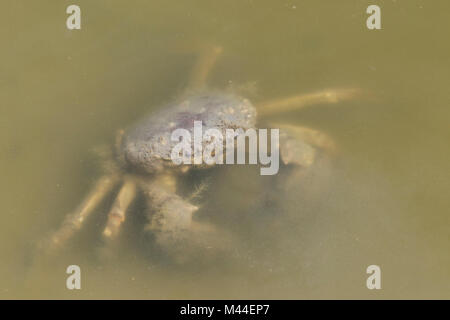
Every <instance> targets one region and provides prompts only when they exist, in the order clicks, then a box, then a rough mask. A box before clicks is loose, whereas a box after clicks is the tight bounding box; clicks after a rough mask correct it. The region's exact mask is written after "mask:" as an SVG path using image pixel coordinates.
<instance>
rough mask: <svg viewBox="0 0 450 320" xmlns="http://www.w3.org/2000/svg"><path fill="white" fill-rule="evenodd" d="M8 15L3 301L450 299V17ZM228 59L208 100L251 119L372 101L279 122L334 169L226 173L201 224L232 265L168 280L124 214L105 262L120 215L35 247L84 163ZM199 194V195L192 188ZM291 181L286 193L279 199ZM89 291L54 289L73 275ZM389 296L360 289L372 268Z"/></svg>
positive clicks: (2, 139) (266, 11)
mask: <svg viewBox="0 0 450 320" xmlns="http://www.w3.org/2000/svg"><path fill="white" fill-rule="evenodd" d="M377 3H379V4H380V6H381V9H382V28H383V29H382V30H378V31H369V30H367V28H366V25H365V19H366V17H367V14H366V13H365V11H366V8H367V6H368V5H369V4H371V1H356V0H355V1H331V0H330V1H164V2H157V1H154V2H153V1H152V2H143V1H112V0H108V1H106V0H102V1H99V0H98V1H84V0H79V1H77V4H78V5H80V7H81V10H82V29H81V30H79V31H69V30H67V29H66V27H65V19H66V16H67V15H66V14H65V9H66V7H67V5H68V4H71V3H69V2H61V3H56V2H55V1H48V0H44V1H39V2H30V1H18V0H14V1H3V3H2V5H1V6H0V8H1V11H2V12H3V13H4V14H3V15H2V18H1V22H0V26H1V27H0V35H1V38H2V39H3V49H2V50H1V52H0V61H1V64H0V68H1V77H0V88H1V89H0V101H1V104H0V105H1V106H0V108H1V115H2V116H1V117H0V130H1V135H0V150H1V153H0V163H1V166H0V168H1V177H2V179H1V183H0V187H1V188H0V194H1V199H2V201H1V204H2V210H1V212H2V214H1V234H0V237H1V241H0V261H1V263H0V297H2V298H157V299H164V298H450V272H449V270H450V255H449V249H450V241H449V234H450V221H449V209H448V208H449V205H450V200H449V196H448V192H449V190H450V182H449V181H450V161H448V160H449V156H450V151H448V150H449V148H448V141H449V138H450V127H449V126H448V121H449V118H450V111H449V110H450V109H449V108H448V106H449V103H450V93H449V90H448V86H449V84H450V79H449V70H450V69H449V67H450V54H449V49H450V46H449V42H448V41H447V30H449V27H450V26H449V22H448V19H447V17H448V12H449V11H450V4H449V3H448V2H447V1H415V0H414V1H413V0H409V1H406V0H404V1H378V2H377ZM203 42H204V43H207V42H209V43H217V44H220V45H222V46H223V47H224V53H223V56H222V57H221V59H220V61H219V62H218V64H217V66H216V67H215V68H214V71H213V73H212V75H211V79H210V84H211V85H212V86H214V87H219V88H222V87H223V88H225V87H230V86H232V87H233V88H236V90H243V91H244V92H246V94H247V95H248V96H249V97H250V98H251V99H252V101H254V103H255V104H256V105H257V104H258V103H261V102H264V101H266V100H269V99H273V98H276V97H284V96H288V95H292V94H296V93H304V92H311V91H316V90H320V89H325V88H333V87H358V88H361V89H364V90H365V91H366V92H369V93H370V94H368V95H367V96H364V97H359V98H358V99H355V100H354V101H350V102H345V103H341V104H337V105H331V106H330V105H321V106H318V107H316V108H309V109H305V110H302V111H301V112H290V113H289V114H284V115H280V116H278V117H277V119H278V120H280V121H281V120H285V121H287V122H289V123H291V124H303V125H307V126H311V127H314V128H317V129H320V130H322V131H324V132H326V133H327V134H329V135H330V136H332V137H333V138H334V139H335V140H336V143H337V144H338V146H339V150H340V152H339V153H338V155H336V156H335V157H330V158H326V157H325V158H323V159H321V160H320V161H318V162H317V163H316V164H315V165H314V166H313V167H312V169H311V171H309V172H308V173H306V174H295V173H293V172H290V171H289V172H286V171H284V172H283V170H282V169H283V168H282V169H281V170H280V173H279V175H278V176H277V177H276V178H274V177H261V176H260V175H259V171H258V169H257V168H256V167H254V166H244V167H241V166H227V167H222V168H219V169H213V170H211V171H209V172H206V173H203V172H202V173H201V174H200V175H199V176H197V175H195V174H194V175H191V176H189V177H187V179H188V181H187V182H186V183H189V182H192V183H193V184H195V183H197V182H198V181H200V180H201V179H203V178H205V179H207V180H208V182H209V185H210V188H209V189H208V190H207V191H206V195H205V196H204V197H203V198H202V209H201V211H200V212H199V213H198V218H199V219H203V220H204V221H209V222H211V223H215V224H217V225H219V226H220V227H221V229H222V230H224V231H225V232H227V233H229V234H231V235H232V237H233V248H228V249H230V250H229V252H230V254H229V255H228V256H227V255H226V256H223V257H222V258H220V259H219V258H217V257H215V258H210V257H208V256H207V255H203V256H201V257H199V258H197V259H196V261H195V263H192V262H191V263H187V264H185V265H183V264H175V263H171V261H170V259H167V257H165V256H164V254H163V253H161V252H158V251H157V250H156V251H155V250H154V246H152V244H151V242H152V239H151V238H149V237H147V236H146V235H145V234H143V233H142V232H141V231H140V230H141V227H142V224H143V221H142V212H143V211H144V204H143V201H142V199H140V201H138V202H137V203H136V204H135V205H134V206H133V207H132V210H131V211H132V213H131V214H130V217H129V219H128V220H127V222H126V223H125V225H124V230H123V233H122V235H121V241H120V244H117V245H116V246H115V247H114V248H113V249H114V250H113V251H114V257H113V258H109V259H104V258H102V255H100V254H99V251H100V250H101V241H100V232H101V229H102V225H103V223H104V221H105V215H106V213H107V210H108V209H109V206H110V204H111V201H112V196H111V197H109V198H108V199H107V200H106V201H105V203H104V204H103V205H102V206H100V207H99V208H98V209H97V210H96V212H95V214H93V216H92V217H91V218H89V220H88V221H87V222H86V225H85V227H84V228H83V229H82V231H81V232H80V233H79V234H78V235H77V236H76V237H75V238H74V239H72V240H71V241H70V243H69V244H68V245H67V247H66V248H65V249H64V250H63V251H62V252H60V253H59V254H58V255H57V256H50V257H48V256H36V255H35V253H34V246H35V244H36V242H37V241H39V240H40V239H42V238H43V237H44V236H45V235H46V234H48V233H49V232H51V231H53V230H55V229H56V228H57V227H58V226H59V225H60V224H61V222H62V220H63V217H64V215H65V214H66V213H68V212H70V211H71V210H73V209H74V208H75V206H76V205H77V204H78V203H79V201H80V200H81V199H82V198H83V196H84V195H85V194H86V192H87V190H88V189H89V188H90V186H91V185H92V184H93V183H94V182H95V179H96V177H98V176H99V175H100V169H99V166H98V161H97V160H96V158H95V156H94V154H93V152H92V150H93V149H94V148H95V147H96V146H98V145H103V144H112V143H113V141H114V136H115V132H116V131H117V129H119V128H122V127H126V126H127V125H129V124H131V123H133V121H135V120H137V119H139V118H140V117H142V116H143V115H145V114H146V113H147V112H148V111H149V110H152V109H156V108H158V107H159V106H161V105H163V104H164V103H165V102H167V101H170V100H171V99H172V98H173V97H176V95H177V94H179V93H180V92H181V91H182V90H183V88H184V87H185V86H186V84H187V81H188V77H189V72H190V70H191V67H192V65H193V64H194V62H195V57H196V56H195V48H196V46H198V44H199V43H203ZM189 179H190V180H189ZM283 181H284V182H286V184H285V187H282V185H283V184H282V182H283ZM70 264H76V265H79V266H80V267H81V270H82V290H79V291H69V290H67V289H66V287H65V281H66V277H67V275H66V273H65V270H66V267H67V266H68V265H70ZM372 264H376V265H379V266H380V267H381V270H382V289H381V290H372V291H370V290H368V289H367V288H366V278H367V276H368V275H367V274H366V268H367V266H369V265H372Z"/></svg>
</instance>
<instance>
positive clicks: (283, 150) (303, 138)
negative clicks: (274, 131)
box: [271, 124, 336, 168]
mask: <svg viewBox="0 0 450 320" xmlns="http://www.w3.org/2000/svg"><path fill="white" fill-rule="evenodd" d="M271 126H272V127H273V128H279V129H280V155H281V161H282V162H283V163H284V164H285V165H289V164H294V165H298V166H300V167H303V168H307V167H309V166H311V165H312V164H313V163H314V161H315V160H316V157H317V153H318V152H321V151H322V152H324V153H327V154H334V153H335V152H336V144H335V142H334V141H333V139H332V138H331V137H330V136H328V135H327V134H325V133H324V132H322V131H319V130H316V129H312V128H308V127H304V126H296V125H288V124H272V125H271Z"/></svg>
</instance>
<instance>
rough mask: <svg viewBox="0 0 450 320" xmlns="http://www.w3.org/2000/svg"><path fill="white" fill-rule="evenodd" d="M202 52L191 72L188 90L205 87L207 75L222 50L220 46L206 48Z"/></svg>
mask: <svg viewBox="0 0 450 320" xmlns="http://www.w3.org/2000/svg"><path fill="white" fill-rule="evenodd" d="M202 51H203V52H202V53H201V54H200V56H199V58H198V60H197V62H196V64H195V66H194V68H193V70H192V74H191V77H190V79H189V83H188V90H199V89H202V88H204V87H205V85H206V80H207V78H208V75H209V73H210V72H211V70H212V68H213V67H214V65H215V63H216V61H217V59H218V58H219V56H220V55H221V53H222V51H223V49H222V47H220V46H207V47H206V48H204V49H203V50H202Z"/></svg>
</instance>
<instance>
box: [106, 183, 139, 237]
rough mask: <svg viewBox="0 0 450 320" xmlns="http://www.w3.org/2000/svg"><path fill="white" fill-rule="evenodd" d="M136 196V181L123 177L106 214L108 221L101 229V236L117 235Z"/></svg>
mask: <svg viewBox="0 0 450 320" xmlns="http://www.w3.org/2000/svg"><path fill="white" fill-rule="evenodd" d="M135 196H136V183H135V182H134V181H133V180H132V179H131V178H125V182H124V183H123V185H122V187H121V188H120V191H119V193H118V195H117V197H116V199H115V200H114V203H113V205H112V207H111V210H110V212H109V214H108V221H107V222H106V227H105V229H104V230H103V236H104V237H105V238H108V239H112V238H114V237H115V236H117V234H118V232H119V229H120V226H121V224H122V223H123V222H124V221H125V214H126V211H127V209H128V207H129V206H130V204H131V202H132V201H133V199H134V198H135Z"/></svg>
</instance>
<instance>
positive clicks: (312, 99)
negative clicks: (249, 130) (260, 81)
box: [258, 88, 361, 116]
mask: <svg viewBox="0 0 450 320" xmlns="http://www.w3.org/2000/svg"><path fill="white" fill-rule="evenodd" d="M360 93H361V91H360V90H359V89H356V88H349V89H328V90H322V91H317V92H313V93H307V94H300V95H295V96H291V97H287V98H282V99H276V100H272V101H269V102H266V103H264V104H262V105H260V106H259V107H258V113H259V114H260V115H262V116H267V115H271V114H275V113H279V112H285V111H291V110H298V109H301V108H304V107H308V106H310V105H314V104H321V103H338V102H342V101H346V100H352V99H353V98H355V97H356V96H357V95H358V94H360Z"/></svg>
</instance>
